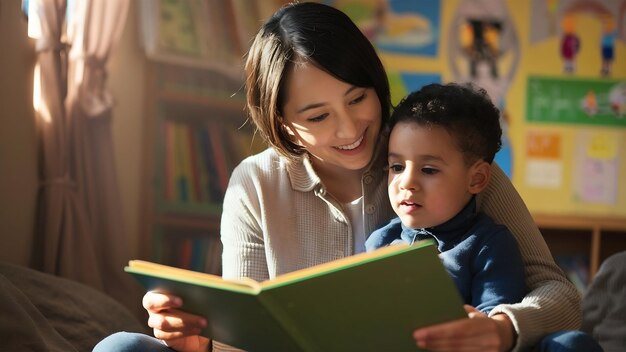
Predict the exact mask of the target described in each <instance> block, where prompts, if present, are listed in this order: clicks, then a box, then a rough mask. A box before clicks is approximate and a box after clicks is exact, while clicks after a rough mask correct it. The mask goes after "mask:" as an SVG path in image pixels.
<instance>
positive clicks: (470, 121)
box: [386, 83, 502, 165]
mask: <svg viewBox="0 0 626 352" xmlns="http://www.w3.org/2000/svg"><path fill="white" fill-rule="evenodd" d="M399 122H413V123H416V124H418V125H421V126H441V127H443V128H444V129H446V130H447V131H448V133H450V135H451V136H452V138H454V140H455V141H456V143H457V146H458V148H459V149H460V150H461V152H462V153H463V155H464V160H465V163H466V164H467V165H471V164H473V163H474V162H476V160H480V159H482V160H485V161H486V162H488V163H491V162H492V161H493V158H494V157H495V154H496V153H497V152H498V150H500V147H501V146H502V141H501V137H502V128H501V127H500V111H499V110H498V108H497V107H496V106H495V105H494V104H493V102H492V101H491V99H490V98H489V96H488V95H487V92H486V91H485V90H484V89H482V88H478V87H476V86H474V85H472V84H456V83H448V84H446V85H441V84H429V85H426V86H424V87H423V88H422V89H420V90H418V91H415V92H413V93H411V94H409V95H408V96H407V97H406V98H404V99H403V100H402V101H401V102H400V103H399V104H398V105H397V106H396V108H395V109H394V111H393V113H392V114H391V118H390V119H389V124H388V126H387V128H386V133H390V132H391V130H392V129H393V127H394V126H395V125H396V124H398V123H399Z"/></svg>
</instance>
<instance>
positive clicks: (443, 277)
mask: <svg viewBox="0 0 626 352" xmlns="http://www.w3.org/2000/svg"><path fill="white" fill-rule="evenodd" d="M125 270H126V271H127V272H129V273H131V274H133V275H135V276H136V278H137V279H138V280H139V281H140V282H141V284H142V285H143V286H144V287H146V288H147V289H148V290H155V291H159V292H164V293H171V294H174V295H177V296H179V297H181V298H182V299H183V302H184V305H183V309H184V310H186V311H188V312H192V313H195V314H197V315H201V316H204V317H206V318H207V319H208V321H209V325H208V327H207V328H206V329H205V331H204V332H203V334H204V335H205V336H208V337H211V338H213V339H215V340H217V341H220V342H223V343H226V344H229V345H232V346H235V347H238V348H242V349H245V350H250V351H409V350H416V347H415V341H414V340H413V338H412V332H413V330H415V329H416V328H418V327H422V326H427V325H432V324H437V323H441V322H445V321H448V320H453V319H459V318H463V317H466V316H467V315H466V313H465V312H464V310H463V303H462V301H461V298H460V296H459V294H458V291H457V289H456V286H455V285H454V282H453V281H452V279H451V278H450V276H449V275H448V273H447V271H446V270H445V268H444V267H443V264H442V263H441V260H440V259H439V256H438V251H437V248H436V246H435V245H434V244H433V242H432V241H422V242H419V243H415V244H413V245H412V246H408V245H393V246H389V247H385V248H381V249H378V250H376V251H373V252H368V253H362V254H357V255H354V256H350V257H346V258H343V259H339V260H335V261H332V262H328V263H325V264H321V265H317V266H313V267H310V268H306V269H302V270H298V271H294V272H291V273H288V274H285V275H281V276H279V277H277V278H275V279H272V280H267V281H263V282H256V281H254V280H251V279H242V280H225V279H222V278H221V277H219V276H215V275H209V274H203V273H199V272H193V271H189V270H184V269H177V268H173V267H169V266H165V265H160V264H154V263H150V262H145V261H138V260H132V261H130V262H129V266H127V267H126V268H125Z"/></svg>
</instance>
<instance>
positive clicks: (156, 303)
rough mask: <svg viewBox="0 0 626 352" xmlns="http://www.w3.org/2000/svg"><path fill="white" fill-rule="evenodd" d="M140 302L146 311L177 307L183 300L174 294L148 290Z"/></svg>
mask: <svg viewBox="0 0 626 352" xmlns="http://www.w3.org/2000/svg"><path fill="white" fill-rule="evenodd" d="M142 304H143V307H144V309H146V310H147V311H148V312H159V311H161V310H165V309H171V308H179V307H180V306H181V305H182V304H183V301H182V300H181V299H180V298H179V297H176V296H171V295H168V294H165V293H158V292H154V291H149V292H147V293H146V294H145V295H144V296H143V300H142Z"/></svg>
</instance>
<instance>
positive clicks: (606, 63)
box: [600, 16, 617, 76]
mask: <svg viewBox="0 0 626 352" xmlns="http://www.w3.org/2000/svg"><path fill="white" fill-rule="evenodd" d="M602 22H603V23H604V26H603V27H604V28H603V31H602V38H601V39H600V51H601V54H602V68H601V69H600V74H602V76H609V75H610V74H611V64H612V63H613V58H614V48H615V39H616V38H617V31H616V30H615V24H614V22H613V18H611V17H609V16H606V17H605V18H604V20H603V21H602Z"/></svg>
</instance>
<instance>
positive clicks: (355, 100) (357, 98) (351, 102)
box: [350, 93, 366, 105]
mask: <svg viewBox="0 0 626 352" xmlns="http://www.w3.org/2000/svg"><path fill="white" fill-rule="evenodd" d="M365 96H366V94H365V93H363V94H361V95H360V96H358V97H356V98H355V99H354V100H352V101H350V105H352V104H358V103H360V102H362V101H363V100H364V99H365Z"/></svg>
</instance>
